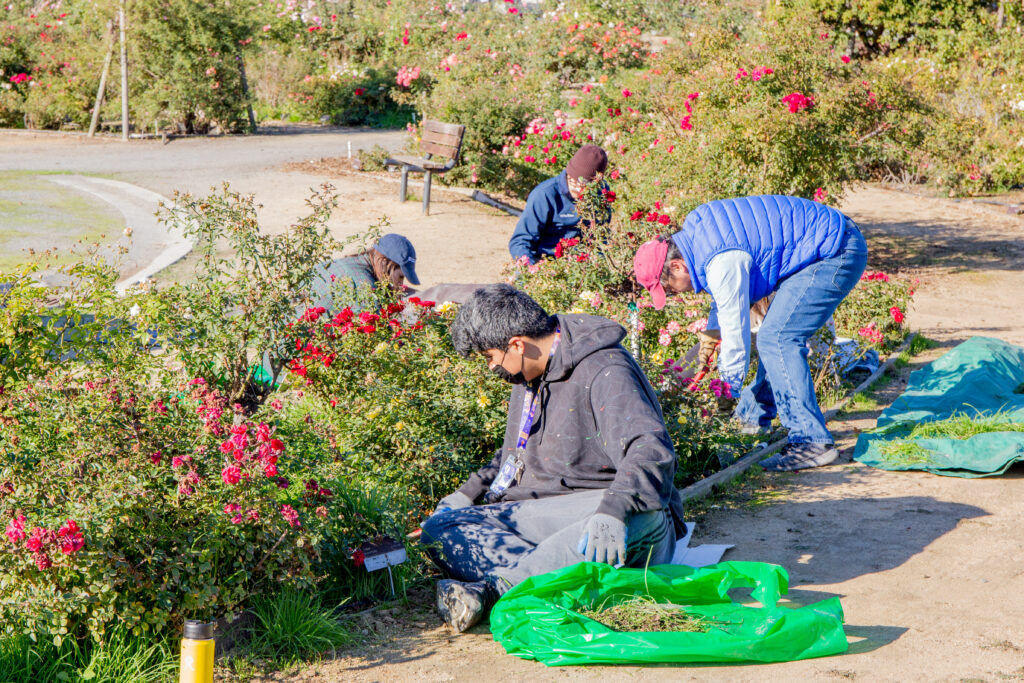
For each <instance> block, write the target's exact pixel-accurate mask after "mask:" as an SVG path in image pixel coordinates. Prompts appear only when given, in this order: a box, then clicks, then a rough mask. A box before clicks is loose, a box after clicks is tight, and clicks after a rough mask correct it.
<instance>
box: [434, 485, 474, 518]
mask: <svg viewBox="0 0 1024 683" xmlns="http://www.w3.org/2000/svg"><path fill="white" fill-rule="evenodd" d="M472 505H473V501H472V500H470V498H469V496H467V495H466V494H465V493H463V492H462V491H456V492H455V493H452V494H450V495H447V496H445V497H444V498H442V499H441V500H439V501H438V502H437V507H436V508H435V509H434V511H433V512H432V513H430V514H431V516H434V515H436V514H438V513H441V512H448V511H449V510H458V509H459V508H468V507H470V506H472Z"/></svg>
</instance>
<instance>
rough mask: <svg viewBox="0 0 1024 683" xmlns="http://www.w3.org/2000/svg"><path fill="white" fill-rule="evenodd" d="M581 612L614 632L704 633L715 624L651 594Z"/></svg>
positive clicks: (580, 611)
mask: <svg viewBox="0 0 1024 683" xmlns="http://www.w3.org/2000/svg"><path fill="white" fill-rule="evenodd" d="M578 611H579V613H580V614H582V615H583V616H585V617H587V618H588V619H593V620H594V621H596V622H599V623H601V624H604V625H605V626H607V627H608V628H610V629H613V630H615V631H628V632H634V633H640V632H644V633H648V632H653V631H677V632H686V633H704V632H706V631H707V630H708V628H709V627H710V626H711V623H712V622H711V621H710V620H709V619H706V618H704V617H700V616H697V615H695V614H690V613H688V612H687V611H686V609H685V608H684V607H683V606H681V605H673V604H669V603H659V602H655V601H654V598H652V597H650V596H648V595H640V596H637V597H635V598H632V599H630V600H627V601H625V602H620V603H618V604H616V605H613V606H611V607H607V606H605V605H604V604H602V605H597V606H594V607H592V608H589V609H581V610H578Z"/></svg>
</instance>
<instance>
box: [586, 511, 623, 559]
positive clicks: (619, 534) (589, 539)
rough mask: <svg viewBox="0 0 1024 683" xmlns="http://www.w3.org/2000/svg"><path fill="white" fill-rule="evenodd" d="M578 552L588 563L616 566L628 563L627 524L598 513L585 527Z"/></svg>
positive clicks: (592, 516)
mask: <svg viewBox="0 0 1024 683" xmlns="http://www.w3.org/2000/svg"><path fill="white" fill-rule="evenodd" d="M576 550H577V551H578V552H580V553H582V554H583V559H584V560H586V561H587V562H605V563H607V564H610V565H612V566H613V567H614V566H618V565H622V564H625V563H626V523H625V522H623V521H622V520H620V519H616V518H615V517H612V516H611V515H606V514H605V513H603V512H596V513H594V514H593V515H591V517H590V519H588V520H587V524H586V526H584V527H583V535H582V536H580V542H579V545H578V546H577V547H576Z"/></svg>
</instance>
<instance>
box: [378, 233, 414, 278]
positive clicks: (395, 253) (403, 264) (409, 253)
mask: <svg viewBox="0 0 1024 683" xmlns="http://www.w3.org/2000/svg"><path fill="white" fill-rule="evenodd" d="M373 248H374V249H376V250H377V251H379V252H380V253H381V254H383V255H384V256H385V257H386V258H388V259H389V260H391V261H394V262H395V263H397V264H398V266H399V268H401V269H402V275H404V276H405V279H406V280H408V281H409V283H410V284H413V285H418V284H419V283H420V279H419V278H418V277H416V250H415V249H413V247H412V242H410V241H409V240H408V239H406V238H405V237H402V236H401V235H396V234H395V233H393V232H390V233H388V234H387V235H384V236H383V237H381V238H380V239H379V240H378V241H377V244H376V245H374V247H373Z"/></svg>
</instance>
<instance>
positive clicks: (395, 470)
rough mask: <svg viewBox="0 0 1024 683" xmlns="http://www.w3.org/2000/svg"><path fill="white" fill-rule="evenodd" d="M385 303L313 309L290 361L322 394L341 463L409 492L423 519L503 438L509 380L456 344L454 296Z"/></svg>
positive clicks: (322, 417)
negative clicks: (451, 298)
mask: <svg viewBox="0 0 1024 683" xmlns="http://www.w3.org/2000/svg"><path fill="white" fill-rule="evenodd" d="M375 303H377V304H378V305H379V306H380V307H379V308H378V307H376V306H373V307H369V308H365V309H364V310H362V311H361V312H353V310H352V308H351V307H346V308H343V309H341V310H339V311H337V312H336V313H334V314H333V315H332V314H328V313H327V312H326V311H324V310H322V309H310V310H309V311H308V312H307V314H306V316H304V323H305V325H303V326H302V329H301V330H300V329H299V328H298V327H297V328H296V330H297V337H296V342H295V348H296V358H295V359H294V360H293V361H292V362H291V364H290V366H289V369H290V371H291V373H292V376H293V378H296V379H297V381H298V383H299V384H300V385H302V386H304V387H305V391H308V392H309V393H310V394H311V396H312V398H313V400H312V401H311V406H312V407H311V410H312V411H314V413H315V414H316V417H317V420H318V422H319V423H321V424H322V425H323V428H324V430H325V435H326V436H327V438H328V440H329V441H330V443H331V444H332V446H333V447H334V448H335V449H336V451H337V453H338V456H337V460H338V468H339V471H340V472H343V473H345V474H346V475H347V476H372V478H373V479H374V480H375V481H377V482H380V483H382V484H385V485H389V486H394V487H397V488H401V489H402V490H404V491H406V492H407V493H408V497H409V504H410V506H411V508H412V509H411V511H410V514H411V519H410V520H409V521H410V522H415V521H416V520H418V519H420V518H421V517H417V515H422V514H424V513H429V511H430V510H432V509H433V505H434V503H436V501H437V500H438V499H439V498H440V497H442V496H444V495H447V494H448V493H451V492H452V491H454V490H455V489H456V488H458V487H459V486H460V485H461V484H462V483H463V482H464V480H465V478H466V477H467V476H468V475H469V474H470V473H471V472H472V471H474V470H476V469H477V468H478V467H480V466H481V465H482V464H483V463H484V462H486V461H487V460H489V459H490V457H491V456H492V455H493V453H494V450H495V449H496V448H497V447H498V445H500V441H501V438H502V437H503V435H504V431H505V413H506V405H507V400H508V386H507V385H505V384H504V383H502V382H501V381H500V380H498V379H497V378H496V377H494V376H493V375H490V373H488V372H487V368H486V365H485V364H484V363H482V362H480V361H479V360H477V359H464V358H462V357H460V356H459V355H458V354H457V353H456V352H455V350H454V348H453V347H452V346H451V342H450V340H449V339H448V326H449V324H450V322H451V320H452V319H453V316H454V309H453V308H452V307H451V305H450V304H448V305H444V304H443V302H441V303H439V302H433V301H422V300H420V299H418V298H416V297H413V298H412V299H411V300H410V303H409V304H408V310H407V309H406V307H405V306H404V305H403V304H402V303H395V302H391V301H388V300H387V298H386V295H385V296H381V297H380V298H379V299H377V300H376V301H375Z"/></svg>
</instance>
